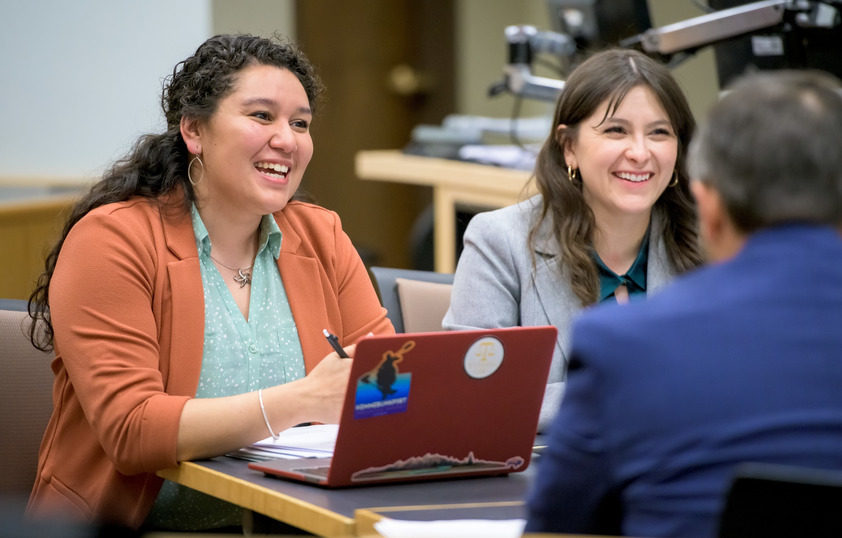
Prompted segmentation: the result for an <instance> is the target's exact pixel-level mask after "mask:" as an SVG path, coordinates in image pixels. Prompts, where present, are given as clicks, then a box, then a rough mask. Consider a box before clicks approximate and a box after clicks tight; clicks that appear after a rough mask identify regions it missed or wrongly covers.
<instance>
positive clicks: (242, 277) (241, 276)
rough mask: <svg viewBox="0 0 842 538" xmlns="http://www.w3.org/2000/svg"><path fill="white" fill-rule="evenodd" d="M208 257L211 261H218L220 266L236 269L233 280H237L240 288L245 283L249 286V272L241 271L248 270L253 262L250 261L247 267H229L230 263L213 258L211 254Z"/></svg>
mask: <svg viewBox="0 0 842 538" xmlns="http://www.w3.org/2000/svg"><path fill="white" fill-rule="evenodd" d="M210 258H211V259H212V260H213V261H215V262H216V263H218V264H219V265H221V266H222V267H225V268H226V269H231V270H232V271H237V274H236V275H234V282H237V283H238V284H239V285H240V287H241V288H244V287H245V285H246V284H248V285H249V286H251V273H244V272H243V271H248V270H249V269H251V268H252V267H254V262H252V263H251V265H249V266H248V267H242V268H238V267H231V266H230V265H225V264H224V263H222V262H221V261H219V260H217V259H216V258H214V257H213V254H211V255H210Z"/></svg>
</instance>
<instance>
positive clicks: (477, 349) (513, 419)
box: [249, 326, 556, 487]
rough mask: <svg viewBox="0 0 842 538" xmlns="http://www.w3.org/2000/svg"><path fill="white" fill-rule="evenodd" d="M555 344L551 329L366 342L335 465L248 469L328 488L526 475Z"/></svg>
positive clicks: (321, 461) (273, 463)
mask: <svg viewBox="0 0 842 538" xmlns="http://www.w3.org/2000/svg"><path fill="white" fill-rule="evenodd" d="M555 342H556V328H555V327H553V326H542V327H512V328H506V329H489V330H472V331H442V332H429V333H404V334H395V335H378V336H370V337H367V338H364V339H362V340H360V342H359V344H358V345H357V350H356V354H355V357H354V359H353V360H354V366H353V369H352V372H351V379H350V382H349V387H348V391H347V393H346V396H345V404H344V407H343V410H342V417H341V419H340V423H339V430H338V433H337V437H336V445H335V448H334V452H333V457H332V458H306V459H295V460H288V459H275V460H269V461H262V462H254V463H250V464H249V467H250V468H252V469H255V470H258V471H263V472H265V473H267V474H270V475H274V476H278V477H282V478H288V479H292V480H299V481H304V482H310V483H314V484H319V485H322V486H326V487H341V486H354V485H366V484H380V483H387V482H406V481H414V480H434V479H441V478H451V477H467V476H470V477H476V476H492V475H503V474H507V473H511V472H518V471H523V470H525V469H526V467H527V466H528V465H529V460H530V457H531V455H532V446H533V442H534V440H535V433H536V429H537V425H538V414H539V411H540V409H541V401H542V399H543V396H544V387H545V385H546V382H547V376H548V374H549V369H550V361H551V360H552V355H553V348H554V346H555Z"/></svg>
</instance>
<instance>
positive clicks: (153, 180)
mask: <svg viewBox="0 0 842 538" xmlns="http://www.w3.org/2000/svg"><path fill="white" fill-rule="evenodd" d="M253 65H270V66H275V67H279V68H281V69H287V70H289V71H290V72H292V73H293V74H294V75H295V76H296V77H297V78H298V80H299V81H300V82H301V85H302V86H304V91H305V93H306V94H307V99H308V101H309V105H310V109H311V110H312V111H313V112H315V111H316V102H317V100H318V97H319V95H320V94H321V92H322V90H323V86H322V83H321V81H320V79H319V78H318V76H317V75H316V73H315V70H314V68H313V66H312V65H311V64H310V62H309V60H308V59H307V58H306V56H304V54H303V53H302V52H301V51H299V50H297V49H296V48H295V47H293V46H291V45H290V44H288V43H286V42H284V41H283V40H282V39H281V38H279V37H276V38H274V39H266V38H262V37H256V36H250V35H218V36H214V37H212V38H210V39H208V40H207V41H205V42H204V43H202V44H201V45H200V46H199V48H198V49H197V50H196V52H195V53H194V54H193V55H192V56H190V57H189V58H187V59H186V60H184V61H182V62H179V63H178V64H177V65H176V66H175V68H174V69H173V72H172V75H171V76H170V77H169V78H168V79H167V81H166V83H165V85H164V89H163V92H162V94H161V108H162V110H163V112H164V116H165V117H166V120H167V130H166V131H165V132H164V133H161V134H148V135H144V136H142V137H140V139H138V141H137V142H136V144H135V146H134V148H133V149H132V150H131V151H130V152H129V153H128V154H127V155H126V156H125V157H123V158H122V159H120V160H119V161H117V162H116V163H115V164H114V165H113V166H112V167H111V168H110V169H109V170H108V171H106V172H105V174H104V175H103V176H102V178H101V179H100V180H99V181H97V182H96V183H95V184H94V185H93V186H92V187H91V189H90V191H89V192H88V193H86V194H85V195H84V196H82V198H81V199H80V200H79V201H78V202H77V203H76V204H75V206H74V207H73V208H72V209H71V211H70V215H69V217H68V218H67V221H66V222H65V224H64V228H63V230H62V233H61V237H60V238H59V240H58V242H56V244H55V245H54V246H53V248H52V250H51V251H50V252H49V254H47V258H46V261H45V263H44V272H43V273H42V274H41V276H40V277H39V278H38V282H37V285H36V288H35V291H33V292H32V295H31V296H30V297H29V315H30V316H31V317H32V323H31V324H30V329H29V338H30V340H31V341H32V344H33V345H34V346H35V347H36V348H38V349H41V350H43V351H49V350H51V349H52V348H53V326H52V322H51V319H50V311H49V292H50V282H51V281H52V278H53V272H54V271H55V268H56V262H57V261H58V257H59V253H60V252H61V247H62V245H63V244H64V240H65V239H66V238H67V234H68V233H70V229H71V228H73V226H74V225H75V224H76V223H77V222H79V220H80V219H82V217H84V216H85V215H87V214H88V213H89V212H90V211H91V210H93V209H95V208H97V207H99V206H102V205H105V204H110V203H114V202H122V201H125V200H128V199H130V198H134V197H142V198H146V199H149V200H151V201H152V202H153V203H156V204H158V205H159V207H161V204H162V201H161V200H162V196H163V195H165V194H167V193H170V192H172V191H174V190H176V189H179V188H180V189H182V190H183V192H184V197H183V199H184V205H183V207H180V208H168V209H175V210H182V211H188V210H189V208H190V205H191V204H192V203H193V201H194V200H195V194H194V192H193V188H192V185H191V184H190V181H189V180H188V177H187V168H188V162H189V158H190V153H189V151H188V150H187V146H186V145H185V143H184V140H183V139H182V137H181V130H180V124H181V118H182V117H185V118H194V119H200V120H206V119H208V118H210V117H211V116H212V115H213V114H214V112H216V109H217V107H218V105H219V102H220V101H221V100H222V99H224V98H225V97H227V96H228V95H230V94H231V92H232V91H233V90H234V85H235V84H236V82H237V76H238V74H239V73H240V71H242V70H243V69H245V68H247V67H250V66H253ZM41 321H43V323H41Z"/></svg>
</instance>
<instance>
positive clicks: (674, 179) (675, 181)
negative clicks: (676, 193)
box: [667, 170, 678, 187]
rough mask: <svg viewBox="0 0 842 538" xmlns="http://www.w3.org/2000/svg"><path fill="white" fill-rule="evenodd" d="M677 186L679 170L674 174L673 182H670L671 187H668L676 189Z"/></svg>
mask: <svg viewBox="0 0 842 538" xmlns="http://www.w3.org/2000/svg"><path fill="white" fill-rule="evenodd" d="M676 185H678V170H676V171H675V172H673V174H672V181H670V183H669V185H667V186H668V187H675V186H676Z"/></svg>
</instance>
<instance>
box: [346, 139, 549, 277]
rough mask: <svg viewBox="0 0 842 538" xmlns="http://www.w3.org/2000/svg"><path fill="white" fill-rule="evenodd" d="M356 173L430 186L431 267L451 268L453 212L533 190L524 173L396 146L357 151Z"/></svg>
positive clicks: (519, 197) (516, 199)
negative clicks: (422, 154)
mask: <svg viewBox="0 0 842 538" xmlns="http://www.w3.org/2000/svg"><path fill="white" fill-rule="evenodd" d="M355 166H356V174H357V177H359V178H360V179H364V180H373V181H391V182H394V183H407V184H411V185H424V186H429V187H432V188H433V212H434V215H435V226H434V232H433V233H434V256H435V270H436V271H438V272H441V273H452V272H453V271H454V270H455V269H456V242H457V240H458V239H457V237H456V210H457V209H458V208H461V207H467V208H473V209H478V210H487V209H494V208H498V207H504V206H507V205H511V204H514V203H517V202H519V201H521V200H525V199H526V198H528V197H529V196H530V195H532V194H534V187H531V184H529V178H530V176H531V173H530V172H527V171H524V170H514V169H510V168H501V167H498V166H487V165H482V164H475V163H469V162H462V161H456V160H449V159H437V158H432V157H419V156H416V155H407V154H405V153H403V152H401V151H399V150H377V151H361V152H359V153H357V156H356V165H355Z"/></svg>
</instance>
